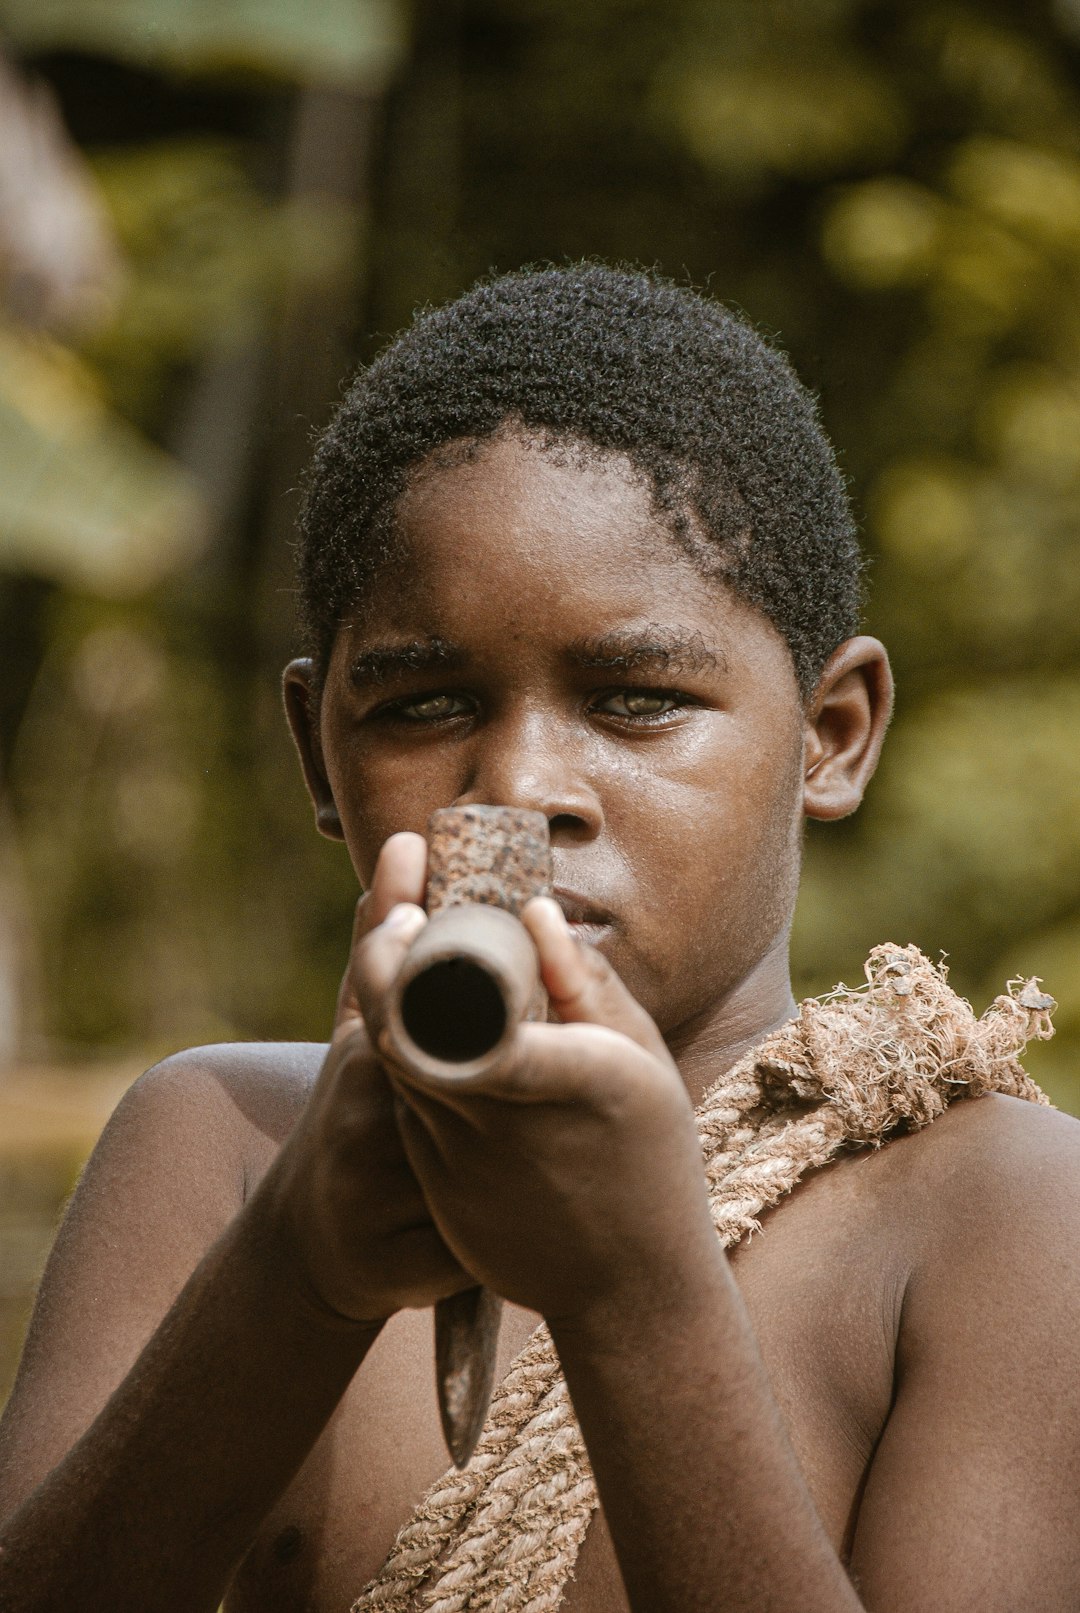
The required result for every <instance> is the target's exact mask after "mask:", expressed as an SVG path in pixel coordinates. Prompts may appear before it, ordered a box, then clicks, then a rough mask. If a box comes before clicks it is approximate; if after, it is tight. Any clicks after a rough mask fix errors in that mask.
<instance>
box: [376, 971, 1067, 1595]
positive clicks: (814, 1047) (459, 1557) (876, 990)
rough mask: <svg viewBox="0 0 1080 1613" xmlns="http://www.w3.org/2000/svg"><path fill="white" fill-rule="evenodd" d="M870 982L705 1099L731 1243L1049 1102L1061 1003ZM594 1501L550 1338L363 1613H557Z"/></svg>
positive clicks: (1028, 993)
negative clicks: (886, 1159) (898, 1147)
mask: <svg viewBox="0 0 1080 1613" xmlns="http://www.w3.org/2000/svg"><path fill="white" fill-rule="evenodd" d="M866 977H867V985H866V986H864V987H861V988H860V989H859V990H857V991H849V990H848V989H847V988H845V987H838V988H837V990H836V991H835V992H834V993H832V995H831V996H828V997H823V998H809V999H808V1000H807V1001H805V1002H804V1003H803V1004H802V1006H801V1008H800V1009H799V1012H798V1014H797V1015H796V1017H795V1018H794V1019H793V1020H791V1021H790V1022H789V1023H788V1024H787V1025H784V1026H782V1027H781V1028H780V1029H779V1030H777V1031H774V1032H773V1033H772V1035H770V1036H768V1037H766V1038H765V1040H764V1041H763V1042H761V1043H760V1044H759V1045H758V1046H757V1047H756V1048H754V1049H752V1050H751V1051H750V1052H749V1053H747V1054H746V1055H745V1057H744V1058H742V1059H740V1061H739V1062H738V1064H736V1065H735V1066H734V1068H733V1069H731V1070H729V1071H728V1072H727V1073H726V1075H724V1076H722V1077H721V1079H720V1080H719V1081H718V1082H717V1083H716V1084H715V1085H714V1086H712V1087H711V1088H710V1089H709V1091H708V1092H707V1093H706V1094H705V1097H704V1100H703V1102H702V1104H701V1106H700V1108H699V1109H698V1111H697V1123H698V1132H699V1135H700V1138H701V1145H702V1153H703V1156H704V1162H705V1177H706V1181H707V1184H708V1190H709V1199H710V1204H711V1207H712V1218H713V1224H714V1225H715V1227H716V1231H717V1235H718V1237H719V1238H720V1241H721V1243H722V1244H723V1245H724V1246H725V1247H730V1246H731V1245H732V1244H734V1243H737V1242H738V1241H739V1239H740V1238H742V1237H744V1236H746V1234H747V1233H749V1232H753V1231H755V1230H757V1229H758V1227H759V1220H758V1218H759V1216H760V1215H761V1214H762V1213H763V1211H765V1210H767V1209H769V1208H771V1207H772V1206H773V1205H775V1204H777V1203H778V1202H779V1201H780V1199H782V1198H783V1197H784V1195H785V1194H787V1193H789V1192H790V1191H791V1189H792V1188H793V1187H794V1186H795V1185H796V1183H797V1182H799V1181H800V1179H801V1178H802V1177H803V1176H804V1175H805V1174H806V1173H807V1172H808V1171H810V1170H814V1169H817V1168H818V1167H820V1166H822V1165H825V1164H827V1163H828V1161H829V1160H831V1159H832V1158H834V1157H835V1155H836V1154H837V1153H838V1152H839V1151H840V1150H841V1149H842V1148H844V1147H852V1146H854V1147H859V1146H862V1147H880V1146H881V1144H882V1143H883V1142H885V1141H886V1140H887V1139H888V1138H889V1137H890V1136H892V1135H893V1134H895V1133H896V1132H898V1131H900V1130H913V1129H915V1128H917V1127H919V1126H924V1125H926V1124H928V1122H930V1121H931V1120H933V1119H935V1118H936V1116H937V1115H939V1114H941V1113H942V1111H943V1110H944V1109H945V1108H946V1106H947V1105H948V1104H949V1103H950V1102H952V1101H953V1099H954V1098H957V1097H978V1096H980V1095H982V1094H983V1093H986V1092H1005V1093H1008V1094H1010V1095H1011V1096H1013V1097H1018V1098H1025V1099H1027V1100H1029V1101H1031V1102H1034V1103H1046V1101H1047V1100H1046V1098H1045V1097H1044V1096H1043V1094H1042V1093H1041V1092H1040V1091H1039V1088H1038V1087H1037V1086H1036V1085H1035V1083H1034V1082H1033V1081H1032V1080H1031V1078H1030V1077H1029V1076H1028V1075H1027V1074H1026V1072H1025V1071H1024V1069H1023V1067H1022V1066H1021V1064H1020V1062H1019V1054H1020V1053H1021V1052H1022V1050H1023V1048H1024V1046H1025V1044H1026V1043H1027V1042H1028V1041H1030V1040H1032V1039H1038V1040H1044V1039H1045V1038H1047V1037H1049V1036H1051V1035H1052V1034H1053V1031H1052V1027H1051V1025H1050V1013H1051V1012H1052V1010H1053V1007H1054V1003H1053V999H1052V998H1050V997H1047V996H1045V995H1044V994H1043V993H1042V992H1041V991H1040V990H1039V983H1038V982H1037V981H1034V980H1029V981H1026V982H1025V981H1011V982H1010V983H1009V988H1008V994H1007V995H1003V996H1000V997H997V998H996V999H995V1000H994V1002H993V1003H992V1004H991V1006H990V1007H989V1008H988V1009H987V1011H986V1013H985V1014H984V1015H983V1016H982V1018H981V1019H976V1018H975V1015H974V1014H973V1012H972V1010H971V1008H970V1007H969V1005H968V1004H967V1003H966V1002H964V1000H963V999H962V998H960V997H958V996H957V994H956V993H955V992H954V991H953V990H952V988H951V987H950V986H949V984H948V981H947V974H946V970H945V968H944V967H943V966H935V965H934V964H932V963H930V962H929V960H928V959H926V958H925V957H924V956H923V955H922V953H921V952H919V951H918V949H917V948H915V947H897V946H880V947H875V949H874V951H873V952H872V953H871V954H870V957H869V959H868V960H867V964H866ZM596 1504H597V1495H596V1486H595V1484H594V1482H593V1477H592V1473H591V1471H590V1468H589V1460H588V1455H587V1453H586V1450H585V1445H584V1441H583V1440H582V1437H581V1433H580V1430H579V1429H578V1426H577V1422H576V1420H575V1418H574V1414H573V1409H572V1407H571V1404H570V1396H569V1393H568V1391H567V1388H566V1384H565V1382H564V1380H563V1378H562V1376H561V1374H560V1372H559V1363H558V1357H557V1355H556V1352H555V1348H554V1346H553V1344H552V1342H551V1337H550V1334H549V1333H548V1331H547V1328H546V1327H539V1328H538V1329H537V1330H536V1332H535V1333H534V1334H533V1335H532V1337H531V1339H530V1340H529V1342H528V1344H527V1345H526V1346H525V1348H524V1350H522V1351H521V1353H520V1355H518V1357H517V1359H516V1360H515V1361H514V1363H513V1365H512V1366H511V1368H510V1371H509V1373H508V1374H507V1376H506V1378H505V1379H504V1381H503V1383H502V1384H501V1385H500V1387H499V1389H498V1391H497V1393H496V1395H495V1398H494V1400H493V1401H492V1405H491V1410H490V1412H489V1414H488V1419H487V1422H486V1424H485V1427H484V1432H483V1434H482V1436H481V1439H480V1443H479V1445H478V1447H477V1451H476V1454H475V1456H474V1457H473V1459H472V1462H471V1463H470V1465H469V1467H468V1468H467V1469H466V1470H465V1471H464V1472H463V1473H459V1472H458V1471H457V1470H456V1469H454V1468H451V1469H450V1471H449V1472H448V1473H447V1474H445V1475H444V1477H443V1478H441V1479H439V1480H438V1481H437V1482H436V1483H435V1484H434V1485H433V1486H432V1488H431V1489H430V1490H429V1491H428V1493H427V1494H426V1495H425V1496H424V1498H423V1500H422V1501H421V1502H420V1503H419V1505H418V1506H417V1508H416V1511H415V1512H414V1513H413V1515H412V1517H411V1518H410V1519H409V1520H408V1522H407V1523H406V1524H405V1525H404V1526H403V1528H402V1529H401V1530H400V1531H399V1533H398V1536H397V1539H396V1540H395V1542H394V1544H393V1547H392V1548H391V1551H390V1555H389V1556H388V1558H387V1560H386V1562H385V1564H384V1565H383V1568H382V1570H381V1572H380V1573H379V1575H378V1577H377V1578H376V1579H374V1580H373V1581H372V1582H371V1584H370V1585H368V1587H367V1588H366V1590H365V1591H364V1592H363V1593H362V1595H361V1596H360V1597H359V1598H358V1599H357V1601H356V1602H355V1603H354V1604H353V1608H352V1613H553V1610H554V1609H556V1608H558V1607H559V1605H560V1603H561V1602H562V1599H563V1595H564V1592H565V1589H566V1584H567V1581H568V1579H569V1578H570V1576H571V1574H572V1573H573V1568H574V1563H575V1561H576V1559H577V1554H578V1551H579V1549H580V1546H581V1542H582V1540H583V1539H584V1538H585V1531H586V1529H587V1528H588V1525H589V1520H590V1518H591V1517H592V1513H593V1511H594V1509H595V1507H596Z"/></svg>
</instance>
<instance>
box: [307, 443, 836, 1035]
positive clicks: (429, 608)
mask: <svg viewBox="0 0 1080 1613" xmlns="http://www.w3.org/2000/svg"><path fill="white" fill-rule="evenodd" d="M400 528H401V532H402V536H403V538H404V540H405V550H406V554H407V560H406V561H405V563H404V564H403V565H400V566H398V567H397V568H396V569H393V570H392V571H388V572H387V573H386V574H385V575H384V576H383V577H382V579H381V581H380V582H379V584H378V585H377V587H376V589H375V591H374V593H373V596H372V598H371V600H370V604H369V605H366V606H365V610H364V613H363V621H362V624H361V623H359V622H358V623H357V624H355V625H350V626H346V627H343V628H342V629H341V631H340V632H339V634H338V638H337V641H336V643H335V646H334V651H333V655H332V658H331V663H330V667H329V670H328V675H327V678H326V682H325V687H324V691H323V694H322V698H321V701H320V702H319V706H318V726H317V734H316V746H315V749H316V753H317V756H318V752H320V751H321V757H319V758H318V763H317V765H318V768H319V771H320V772H321V773H322V774H324V775H325V779H326V781H327V783H328V786H329V789H330V790H331V791H332V793H333V800H334V803H335V804H336V806H337V810H338V813H339V816H340V820H341V826H342V830H343V833H344V837H345V840H346V842H347V844H348V847H349V852H350V854H351V857H352V860H353V863H354V866H355V868H356V871H357V874H358V875H359V878H360V880H361V882H362V883H365V884H366V883H367V882H368V881H369V879H370V877H371V874H372V870H373V867H374V863H375V858H376V855H377V853H378V850H379V848H380V846H381V845H382V843H383V841H384V840H385V839H386V837H387V836H388V835H390V834H391V833H393V832H394V831H396V830H400V829H413V830H418V831H420V832H423V831H424V829H425V826H426V824H427V820H428V816H429V814H430V813H431V812H432V811H433V809H434V808H436V807H441V806H448V805H452V804H455V803H465V802H491V803H495V804H511V805H520V806H528V807H533V808H537V809H539V810H540V811H543V812H545V813H546V814H547V816H548V818H549V821H550V825H551V838H552V846H553V852H554V867H555V882H556V886H557V889H558V892H559V893H561V894H562V897H563V904H564V907H565V909H566V911H567V914H568V917H569V918H570V919H571V920H572V921H576V922H579V924H580V928H579V931H578V933H579V934H580V935H581V936H582V938H583V939H586V940H589V941H591V942H592V943H593V944H595V945H597V946H598V947H600V948H601V949H602V951H603V952H604V953H605V954H606V955H607V957H608V958H609V959H610V961H611V962H612V964H613V965H614V966H615V968H616V969H617V971H618V972H619V974H620V975H621V976H622V978H623V980H624V981H625V982H626V984H627V985H628V987H629V988H630V990H631V991H632V992H633V993H634V994H635V996H636V997H637V998H638V1000H639V1001H640V1002H641V1003H642V1004H643V1006H644V1007H645V1008H646V1009H647V1010H648V1011H649V1012H650V1013H651V1014H652V1015H653V1017H654V1018H655V1019H656V1021H657V1023H658V1025H659V1026H660V1028H661V1030H662V1031H664V1032H665V1033H667V1034H671V1033H672V1032H673V1031H675V1030H676V1029H677V1028H679V1027H684V1026H685V1027H688V1026H689V1025H690V1024H691V1023H692V1022H696V1021H697V1020H698V1019H699V1016H702V1015H705V1016H709V1015H710V1014H711V1013H713V1012H715V1011H716V1009H717V1008H718V1007H720V1006H721V1005H722V1003H723V1001H724V1000H725V999H726V998H727V997H728V996H729V994H730V993H731V991H732V989H733V988H734V987H735V986H737V985H738V984H739V983H740V982H742V981H744V980H746V979H747V977H748V976H749V975H751V974H752V972H753V971H754V969H755V968H756V967H757V966H758V965H759V964H761V963H762V960H763V959H767V958H770V957H774V956H775V955H776V951H777V948H780V949H781V951H783V950H784V949H785V948H786V937H787V929H788V925H789V921H790V915H791V910H792V907H793V904H794V898H795V892H796V887H797V881H798V867H799V848H800V835H801V819H802V788H803V768H804V732H805V728H804V713H803V710H802V707H801V703H800V700H799V694H798V689H797V686H796V682H795V675H794V670H793V667H792V662H791V658H790V655H789V653H788V650H787V647H786V645H785V644H784V642H783V640H782V639H781V638H780V636H779V634H778V633H777V632H776V630H775V629H774V628H773V627H772V625H771V624H770V623H769V622H768V621H767V620H766V619H765V618H764V617H763V616H762V615H760V614H759V613H758V612H757V611H755V610H753V609H752V608H750V607H749V606H747V605H745V604H744V603H742V602H741V601H739V600H738V599H736V598H735V597H734V596H733V595H732V594H731V593H729V592H728V591H727V590H726V589H725V588H724V587H722V586H721V585H719V584H716V583H711V582H708V581H706V580H705V579H704V578H703V577H702V576H701V575H700V573H699V572H698V571H697V570H696V569H695V567H694V565H693V564H692V563H691V561H690V560H689V559H688V558H686V557H685V555H684V554H683V553H682V552H681V551H680V550H679V549H678V548H677V546H676V544H675V542H674V541H673V539H672V538H671V537H670V535H669V534H668V533H667V532H666V531H665V529H664V527H663V525H662V523H661V522H660V521H658V519H657V517H656V515H655V514H654V512H653V510H652V508H651V505H650V500H649V497H648V494H647V492H646V491H645V489H644V488H643V487H642V486H641V485H640V484H639V483H638V482H637V481H635V480H634V479H633V477H632V475H631V474H629V473H628V471H627V468H626V466H625V464H624V462H623V461H621V460H620V459H618V458H616V457H614V456H612V457H608V458H605V459H604V460H597V461H593V462H591V463H584V462H581V461H577V462H575V461H574V459H573V458H572V457H570V456H567V457H565V458H563V459H561V460H560V459H559V458H556V457H553V456H552V455H551V454H550V453H545V452H542V451H540V450H539V449H538V448H537V447H536V446H535V445H532V446H530V445H529V444H528V443H527V442H523V441H522V440H520V439H518V438H515V437H513V436H506V437H501V438H496V439H493V440H492V441H490V442H488V443H486V444H484V445H482V446H481V448H480V450H479V452H478V453H477V455H476V457H475V458H474V459H473V460H472V461H471V462H465V463H461V464H458V465H455V466H452V467H450V468H444V469H436V470H432V471H430V472H429V473H428V474H426V475H424V476H423V477H421V478H420V479H419V480H418V482H417V483H416V485H415V486H414V487H413V488H412V490H411V491H410V492H409V494H408V495H407V497H406V499H405V501H404V503H403V507H402V510H401V513H400Z"/></svg>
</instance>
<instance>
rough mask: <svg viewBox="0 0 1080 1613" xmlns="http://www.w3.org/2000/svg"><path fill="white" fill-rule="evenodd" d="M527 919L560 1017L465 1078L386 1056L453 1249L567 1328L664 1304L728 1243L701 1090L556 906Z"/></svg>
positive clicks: (404, 1122) (414, 1157)
mask: <svg viewBox="0 0 1080 1613" xmlns="http://www.w3.org/2000/svg"><path fill="white" fill-rule="evenodd" d="M524 922H525V924H526V926H527V928H528V929H529V932H530V934H531V935H532V937H533V940H534V942H535V943H536V946H537V949H538V951H539V954H540V964H541V972H542V975H543V980H544V984H545V986H546V988H547V991H548V995H549V998H550V1001H551V1005H552V1007H553V1009H554V1011H555V1013H556V1014H557V1015H558V1017H559V1020H560V1021H561V1023H557V1024H556V1023H549V1024H536V1025H533V1024H526V1025H522V1026H521V1027H520V1029H519V1032H518V1035H517V1038H516V1041H515V1043H514V1046H513V1048H512V1049H511V1051H510V1053H509V1054H508V1056H507V1058H506V1060H505V1061H504V1062H502V1063H501V1064H500V1065H499V1066H498V1067H497V1068H496V1069H495V1070H494V1071H493V1072H492V1074H491V1075H490V1076H488V1077H485V1078H484V1079H483V1081H482V1082H481V1083H480V1084H479V1085H478V1084H475V1083H474V1082H473V1081H472V1080H470V1082H469V1085H468V1088H467V1089H460V1088H459V1089H455V1088H454V1086H453V1084H452V1082H449V1081H447V1082H444V1083H439V1084H438V1085H437V1086H436V1085H435V1084H428V1083H422V1082H419V1081H418V1080H417V1079H416V1078H415V1076H414V1075H412V1074H411V1073H410V1072H409V1071H406V1070H404V1069H400V1068H396V1067H395V1066H393V1065H392V1064H390V1063H389V1062H388V1068H390V1069H391V1072H392V1074H393V1076H394V1082H395V1085H396V1087H397V1089H398V1091H399V1093H400V1095H401V1100H402V1103H401V1110H400V1113H399V1127H400V1130H401V1135H402V1137H403V1140H404V1143H405V1148H406V1151H407V1154H408V1157H409V1161H410V1163H411V1165H412V1167H413V1170H414V1173H415V1175H416V1178H417V1180H418V1182H419V1183H420V1186H421V1188H422V1191H423V1195H424V1199H425V1200H426V1202H427V1204H428V1206H429V1209H430V1212H431V1215H432V1217H433V1219H434V1221H435V1223H436V1224H437V1226H438V1228H439V1231H440V1232H441V1234H442V1236H443V1239H444V1241H445V1243H446V1245H447V1246H448V1247H449V1248H450V1249H452V1250H453V1251H454V1253H455V1254H456V1256H457V1258H458V1260H459V1261H460V1262H461V1264H462V1265H463V1266H464V1267H467V1268H468V1270H469V1271H471V1272H473V1273H475V1275H476V1277H477V1279H479V1280H480V1281H483V1282H485V1283H486V1284H488V1286H489V1287H491V1288H494V1289H495V1290H496V1291H497V1292H498V1293H500V1294H502V1295H504V1296H505V1297H506V1298H507V1299H511V1300H514V1301H516V1302H517V1303H519V1304H522V1305H525V1306H528V1307H530V1308H532V1309H534V1310H537V1311H540V1312H541V1313H542V1314H543V1315H544V1316H546V1317H547V1318H548V1320H549V1321H555V1320H558V1321H560V1322H564V1323H565V1322H568V1321H573V1320H574V1319H583V1318H584V1317H585V1315H586V1313H588V1312H590V1311H593V1310H595V1308H596V1307H598V1306H599V1307H603V1306H605V1305H606V1304H607V1303H608V1302H609V1301H610V1300H616V1302H617V1303H619V1304H622V1303H623V1302H625V1301H627V1300H629V1302H630V1303H631V1304H632V1305H634V1306H640V1305H643V1304H647V1305H651V1306H666V1305H668V1304H669V1303H670V1302H671V1301H672V1300H673V1299H677V1297H678V1295H679V1293H680V1292H681V1291H682V1289H683V1288H684V1287H685V1286H687V1285H692V1284H693V1283H694V1282H695V1281H696V1274H698V1273H700V1270H701V1262H702V1261H709V1262H713V1261H715V1260H716V1259H717V1251H718V1246H717V1243H716V1238H715V1234H714V1233H713V1230H712V1223H711V1220H710V1216H709V1209H708V1201H707V1196H706V1192H705V1184H704V1175H703V1171H702V1162H701V1151H700V1147H699V1144H698V1139H697V1133H696V1129H695V1126H694V1118H693V1110H692V1107H691V1104H690V1100H689V1097H688V1094H687V1092H686V1089H685V1087H684V1085H683V1082H682V1079H681V1077H680V1075H679V1072H678V1069H677V1068H676V1066H675V1064H674V1061H673V1060H672V1058H671V1056H670V1054H669V1053H668V1050H667V1048H666V1046H665V1045H664V1041H663V1039H662V1037H661V1036H660V1033H659V1031H658V1030H657V1029H656V1026H655V1025H654V1024H653V1022H652V1020H651V1019H650V1018H649V1016H648V1015H647V1014H646V1013H645V1010H644V1009H643V1008H641V1007H640V1005H639V1004H638V1003H637V1002H635V1000H634V999H633V997H631V995H630V993H629V992H628V991H627V990H626V988H625V986H623V984H622V982H621V981H620V980H619V979H618V977H617V976H616V974H615V973H614V971H613V970H612V969H611V967H610V965H609V964H608V963H607V961H606V960H605V959H604V958H603V956H602V955H601V954H600V953H599V952H597V951H595V950H593V949H592V948H589V947H585V946H581V945H579V943H578V942H577V941H576V940H575V939H574V938H573V936H572V934H571V933H570V930H569V928H568V926H567V924H566V921H565V920H564V918H563V915H562V913H561V911H560V909H559V908H558V906H557V904H556V903H554V902H552V901H550V900H544V899H541V900H538V901H535V902H532V903H530V904H529V906H528V907H527V908H526V909H525V914H524ZM361 984H362V990H364V991H366V990H367V989H368V983H367V980H365V981H364V982H362V983H361ZM362 1001H363V1002H364V1004H365V1012H367V1013H368V1014H369V1016H373V1015H374V1014H375V1013H377V1008H376V1005H375V1004H374V1003H372V1004H371V1007H370V1009H369V1008H368V1006H367V1005H368V1003H369V1001H370V999H369V998H367V997H366V996H365V997H363V998H362ZM382 1051H383V1054H384V1057H387V1058H388V1054H389V1049H388V1045H387V1044H383V1046H382Z"/></svg>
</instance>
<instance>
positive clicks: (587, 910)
mask: <svg viewBox="0 0 1080 1613" xmlns="http://www.w3.org/2000/svg"><path fill="white" fill-rule="evenodd" d="M551 894H552V896H553V897H554V898H555V900H556V901H557V902H558V904H559V906H560V907H561V908H562V910H563V917H564V918H565V919H566V922H567V924H569V926H570V929H571V931H572V932H573V934H574V935H575V937H576V938H577V939H578V940H579V941H584V942H585V943H586V944H587V945H589V946H596V945H597V944H598V943H599V942H600V941H602V940H603V939H604V937H605V936H606V935H608V934H609V933H610V931H611V928H612V926H613V924H614V922H615V916H614V914H613V913H611V912H610V911H609V909H608V908H606V907H601V906H600V904H599V903H597V902H594V901H592V900H591V899H590V898H589V897H588V896H582V895H581V893H580V892H579V891H572V890H566V889H564V887H563V886H561V885H556V887H555V889H554V890H553V891H552V893H551Z"/></svg>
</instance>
